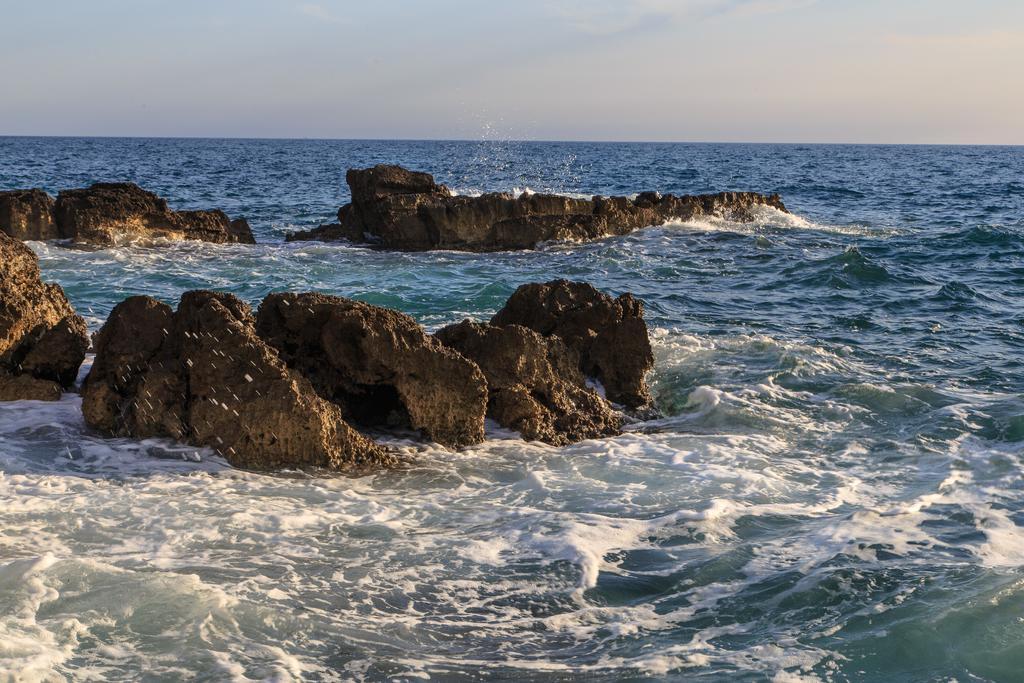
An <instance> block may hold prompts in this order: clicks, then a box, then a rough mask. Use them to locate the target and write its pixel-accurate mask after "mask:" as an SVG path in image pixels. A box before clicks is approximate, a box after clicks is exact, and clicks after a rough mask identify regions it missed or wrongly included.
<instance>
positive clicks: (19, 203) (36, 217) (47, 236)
mask: <svg viewBox="0 0 1024 683" xmlns="http://www.w3.org/2000/svg"><path fill="white" fill-rule="evenodd" d="M0 232H4V233H6V234H8V235H10V236H11V237H13V238H15V239H19V240H53V239H59V238H60V232H59V231H58V230H57V224H56V223H55V222H54V220H53V197H51V196H50V195H48V194H46V193H45V192H43V191H42V190H8V191H6V192H0Z"/></svg>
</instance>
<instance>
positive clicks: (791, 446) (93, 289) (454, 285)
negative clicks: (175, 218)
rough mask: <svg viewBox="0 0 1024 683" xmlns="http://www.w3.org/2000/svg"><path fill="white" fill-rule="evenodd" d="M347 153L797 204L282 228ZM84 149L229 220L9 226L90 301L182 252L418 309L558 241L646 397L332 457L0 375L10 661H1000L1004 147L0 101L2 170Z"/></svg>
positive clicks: (116, 292)
mask: <svg viewBox="0 0 1024 683" xmlns="http://www.w3.org/2000/svg"><path fill="white" fill-rule="evenodd" d="M376 163H398V164H401V165H404V166H406V167H408V168H412V169H416V170H424V171H429V172H431V173H433V174H434V175H435V177H436V178H437V180H438V181H439V182H443V183H446V184H448V185H449V186H450V187H452V188H453V189H454V190H455V191H457V192H459V193H463V194H472V193H479V192H484V191H491V190H507V191H514V192H522V191H535V192H556V193H564V194H570V195H578V196H590V195H593V194H630V193H634V192H638V191H642V190H660V191H662V192H674V193H697V192H717V191H720V190H754V191H759V192H779V193H780V194H781V195H782V198H783V200H784V202H785V203H786V206H787V207H788V208H789V209H790V210H791V211H792V214H791V215H790V214H785V213H782V212H778V211H774V210H765V212H763V213H762V214H761V215H759V216H758V219H757V220H756V221H755V222H753V223H748V224H741V223H731V222H728V221H722V220H708V221H699V222H688V223H670V224H666V225H660V226H652V227H650V228H647V229H643V230H640V231H638V232H635V233H633V234H631V235H628V236H625V237H618V238H611V239H607V240H603V241H599V242H594V243H590V244H551V245H548V246H545V247H544V248H542V249H540V250H538V251H529V252H507V253H493V254H470V253H456V252H430V253H393V252H384V251H373V250H368V249H365V248H361V247H355V246H351V245H346V244H320V243H308V242H307V243H289V244H285V243H284V237H285V235H286V234H287V233H289V232H290V231H293V230H296V229H308V228H310V227H312V226H315V225H317V224H318V223H320V222H329V221H331V220H333V217H334V215H335V214H336V212H337V209H338V207H339V206H340V205H341V204H343V203H345V202H346V201H347V200H348V188H347V187H346V185H345V183H344V174H345V171H346V169H348V168H351V167H366V166H370V165H373V164H376ZM117 180H130V181H134V182H136V183H138V184H140V185H141V186H142V187H144V188H146V189H149V190H152V191H154V192H157V193H158V194H160V195H162V196H164V197H166V198H167V199H168V200H169V202H170V204H171V206H172V207H173V208H221V209H224V210H225V211H226V212H227V213H228V214H229V215H231V216H232V217H236V216H244V217H246V218H248V220H249V222H250V224H251V225H252V226H253V230H254V233H255V234H256V238H257V240H258V241H259V242H260V244H258V245H257V246H255V247H253V246H244V245H211V244H204V243H176V244H161V245H149V246H121V247H116V248H105V249H87V248H71V247H69V246H67V245H63V244H59V243H31V247H32V248H33V250H35V252H36V253H37V254H38V255H39V258H40V263H41V267H42V270H43V277H44V278H45V279H47V280H49V281H53V282H57V283H59V284H61V285H62V286H63V287H64V289H65V291H66V292H67V294H68V296H69V298H70V299H71V302H72V303H73V305H74V306H75V307H76V308H77V309H78V311H79V312H80V313H81V314H82V315H83V316H85V318H86V320H87V322H88V324H89V326H90V328H91V330H93V331H95V330H97V329H98V328H99V327H100V326H101V325H102V323H103V321H104V320H105V318H106V315H107V314H108V313H109V312H110V310H111V308H112V307H113V306H114V305H115V304H116V303H118V302H119V301H121V300H122V299H124V298H125V297H128V296H130V295H135V294H149V295H152V296H155V297H157V298H159V299H162V300H165V301H167V302H168V303H172V304H173V303H175V302H176V301H177V299H178V297H179V296H180V295H181V293H182V292H184V291H187V290H190V289H197V288H206V289H214V290H222V291H229V292H233V293H235V294H236V295H238V296H240V297H241V298H243V299H245V300H247V301H249V302H250V303H254V304H255V303H258V302H259V300H260V299H262V297H263V296H264V295H266V294H267V293H268V292H271V291H282V290H290V291H311V290H315V291H323V292H329V293H333V294H339V295H343V296H348V297H354V298H357V299H362V300H365V301H368V302H371V303H374V304H379V305H383V306H389V307H393V308H397V309H400V310H402V311H405V312H407V313H409V314H411V315H412V316H414V317H416V318H417V319H418V320H419V321H421V322H422V323H423V324H424V325H426V326H427V327H428V328H429V329H436V328H438V327H440V326H442V325H444V324H447V323H449V322H453V321H457V320H461V319H462V318H466V317H470V318H475V319H483V318H487V317H489V316H490V315H491V314H493V313H494V312H495V311H496V310H497V309H498V308H500V307H501V305H502V304H503V303H504V301H505V299H506V298H507V297H508V296H509V295H510V294H511V293H512V291H513V290H514V289H515V288H516V287H517V286H518V285H521V284H523V283H526V282H538V281H546V280H550V279H553V278H557V277H564V278H569V279H573V280H584V281H587V282H590V283H592V284H593V285H595V286H596V287H598V288H599V289H601V290H603V291H606V292H609V293H612V294H620V293H623V292H632V293H633V294H634V295H636V296H637V297H639V298H640V299H642V300H643V302H644V303H645V305H646V310H647V321H648V324H649V326H650V329H651V334H652V339H653V344H654V348H655V356H656V361H655V368H654V371H653V376H652V377H651V383H652V390H653V393H654V395H655V397H656V402H657V406H658V408H659V410H660V415H659V416H657V417H656V418H654V419H650V420H647V421H642V422H634V423H632V424H630V425H629V426H628V428H627V431H626V433H625V434H623V435H622V436H620V437H616V438H609V439H604V440H597V441H587V442H583V443H580V444H576V445H573V446H568V447H563V448H555V447H550V446H545V445H542V444H536V443H526V442H523V441H522V440H520V439H518V438H516V435H515V434H513V433H509V432H506V431H503V430H501V429H500V428H497V427H496V426H494V425H489V427H488V433H489V439H488V441H487V442H486V443H484V444H482V445H480V446H475V447H471V448H467V449H464V450H461V451H458V452H453V451H449V450H445V449H443V448H441V447H434V446H430V445H425V444H422V443H419V442H416V441H406V440H402V439H401V438H399V437H394V438H393V439H392V440H391V442H390V443H391V444H392V445H393V446H394V447H395V448H399V449H401V450H403V451H404V452H406V453H408V454H410V455H411V456H412V460H413V464H412V465H410V466H409V467H407V468H403V469H400V470H396V471H388V472H381V473H379V474H376V475H372V476H367V477H362V478H358V479H352V478H346V477H341V476H311V475H307V474H302V473H297V472H286V473H280V474H255V473H250V472H245V471H241V470H236V469H233V468H231V467H230V466H229V465H227V463H226V462H225V461H224V460H223V459H221V458H220V457H218V456H216V455H215V454H213V453H212V452H209V451H206V450H202V449H196V448H193V447H188V446H183V445H181V444H176V443H173V442H169V441H163V440H148V441H133V440H129V439H108V438H103V437H100V436H98V435H96V434H95V433H92V432H90V431H89V430H88V429H86V427H85V425H84V424H83V421H82V417H81V414H80V400H79V399H78V397H77V396H76V395H74V394H67V395H65V397H64V398H63V399H62V400H61V401H59V402H57V403H51V404H40V403H32V402H13V403H6V404H0V671H6V672H7V678H13V679H15V680H28V681H32V680H61V679H64V678H67V679H71V680H152V681H156V680H178V679H188V680H206V681H221V680H235V681H246V680H270V681H287V680H324V681H335V680H381V679H385V678H389V679H393V680H416V679H431V680H437V681H468V680H494V681H498V680H514V681H584V680H585V681H622V680H626V681H661V680H669V681H672V680H675V681H690V680H699V681H719V680H722V681H726V680H728V681H778V682H790V681H940V680H941V681H949V680H957V681H1021V680H1024V570H1022V566H1024V529H1022V526H1024V477H1022V475H1024V461H1022V455H1024V399H1022V392H1024V299H1022V295H1024V148H1021V147H926V146H924V147H919V146H844V145H835V146H833V145H746V144H653V143H652V144H633V143H629V144H626V143H622V144H613V143H601V144H598V143H558V142H551V143H545V142H508V141H496V140H484V141H466V142H414V141H327V140H239V139H230V140H217V139H100V138H0V189H13V188H22V187H42V188H44V189H46V190H48V191H49V192H51V193H53V194H55V193H56V192H57V191H58V190H60V189H66V188H72V187H83V186H86V185H88V184H90V183H92V182H94V181H117ZM83 372H84V370H83ZM19 675H20V676H21V678H18V676H19ZM4 678H5V676H4V674H3V673H0V679H4Z"/></svg>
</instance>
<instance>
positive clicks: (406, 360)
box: [256, 293, 487, 446]
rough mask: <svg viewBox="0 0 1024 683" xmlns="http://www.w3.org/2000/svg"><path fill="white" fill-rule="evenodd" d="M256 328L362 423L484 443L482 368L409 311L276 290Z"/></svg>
mask: <svg viewBox="0 0 1024 683" xmlns="http://www.w3.org/2000/svg"><path fill="white" fill-rule="evenodd" d="M256 331H257V333H258V334H259V335H260V337H261V338H263V339H264V340H265V341H266V342H267V343H268V344H270V345H271V346H272V347H274V348H275V349H277V351H278V352H279V353H280V355H281V358H283V359H284V360H285V362H287V363H288V366H289V367H291V368H293V369H295V370H297V371H298V372H299V373H301V374H302V375H303V376H305V377H307V378H309V380H310V381H311V382H312V383H313V386H314V387H316V389H317V391H318V392H319V393H320V395H321V396H323V397H324V398H326V399H328V400H330V401H332V402H334V403H336V404H338V405H339V406H340V407H341V409H342V412H343V414H344V415H345V417H346V419H349V420H351V421H353V422H354V423H355V424H360V425H366V426H376V425H385V426H390V427H411V428H413V429H417V430H419V431H420V432H421V433H422V434H423V435H424V436H425V437H426V438H428V439H430V440H432V441H436V442H438V443H441V444H444V445H446V446H465V445H468V444H474V443H479V442H481V441H483V438H484V412H485V410H486V404H487V383H486V381H485V380H484V376H483V374H482V373H481V372H480V369H479V368H478V367H477V366H476V365H475V364H473V363H472V362H470V361H468V360H466V359H465V358H463V357H462V356H461V355H460V354H458V353H456V352H455V351H452V350H451V349H449V348H446V347H445V346H443V345H442V344H440V343H439V342H438V341H437V340H436V339H434V338H432V337H430V336H429V335H427V334H426V333H425V332H424V331H423V328H421V327H420V326H419V324H417V323H416V321H415V320H413V319H412V318H410V317H409V316H407V315H405V314H403V313H399V312H398V311H393V310H390V309H387V308H381V307H379V306H371V305H370V304H366V303H363V302H360V301H353V300H351V299H344V298H342V297H337V296H329V295H326V294H314V293H308V294H271V295H269V296H267V298H266V299H264V300H263V303H262V304H261V305H260V308H259V312H258V316H257V323H256Z"/></svg>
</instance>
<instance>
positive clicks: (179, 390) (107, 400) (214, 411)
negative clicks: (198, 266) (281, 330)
mask: <svg viewBox="0 0 1024 683" xmlns="http://www.w3.org/2000/svg"><path fill="white" fill-rule="evenodd" d="M95 346H96V360H95V362H94V364H93V367H92V369H91V371H90V373H89V376H88V377H87V378H86V381H85V382H84V384H83V387H82V409H83V413H84V415H85V420H86V423H87V424H89V425H90V426H92V427H94V428H96V429H98V430H100V431H102V432H104V433H107V434H111V435H119V436H132V437H135V438H144V437H151V436H166V437H172V438H175V439H178V440H181V441H185V442H188V443H192V444H196V445H200V446H210V447H212V448H214V449H216V450H217V451H219V452H220V453H222V454H223V455H224V457H225V458H227V460H228V461H229V462H231V463H232V464H233V465H235V466H238V467H244V468H248V469H255V470H274V469H280V468H327V469H332V470H338V471H346V472H362V471H366V470H368V469H371V468H376V467H380V466H385V465H392V464H394V463H395V458H394V456H393V455H392V454H391V453H389V452H388V451H387V450H385V449H384V448H382V447H381V446H379V445H377V444H376V443H374V442H373V441H372V440H370V439H369V438H367V437H366V436H364V435H362V434H361V433H359V432H358V431H357V430H355V429H354V428H352V427H351V426H350V425H349V424H348V423H347V422H346V421H345V419H344V418H343V416H342V413H341V410H340V409H339V408H338V406H336V405H334V404H332V403H331V402H329V401H326V400H324V399H323V398H321V397H320V396H318V395H317V393H316V391H315V390H314V388H313V386H312V385H311V384H310V383H309V381H308V380H307V379H305V378H304V377H302V376H301V375H300V374H299V373H297V372H295V371H293V370H291V369H289V368H288V367H287V366H286V365H285V363H284V361H283V360H281V358H280V357H279V356H278V354H277V352H276V351H275V350H274V349H272V348H271V347H270V346H268V345H267V344H266V343H264V342H263V341H262V340H261V339H260V338H259V337H258V336H257V335H256V331H255V325H254V320H253V317H252V313H251V311H250V309H249V307H248V306H247V305H246V304H244V303H243V302H241V301H239V300H238V299H237V298H235V297H233V296H231V295H229V294H216V293H213V292H203V291H198V292H188V293H186V294H185V295H184V296H182V298H181V302H180V303H179V305H178V310H177V311H176V312H174V311H172V310H171V308H170V307H169V306H167V305H166V304H162V303H160V302H158V301H156V300H154V299H151V298H149V297H133V298H131V299H128V300H126V301H124V302H122V303H121V304H119V305H118V306H117V307H115V309H114V310H113V311H112V312H111V314H110V317H109V318H108V320H107V322H106V324H105V325H104V326H103V329H102V330H100V332H99V333H98V334H97V335H96V340H95Z"/></svg>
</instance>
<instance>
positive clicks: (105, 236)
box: [0, 183, 255, 245]
mask: <svg viewBox="0 0 1024 683" xmlns="http://www.w3.org/2000/svg"><path fill="white" fill-rule="evenodd" d="M0 232H4V233H6V234H8V235H10V236H12V237H15V238H17V239H20V240H50V239H70V240H74V241H76V242H79V243H83V244H97V245H109V244H116V243H118V242H120V241H122V240H130V239H137V238H148V239H155V238H162V239H171V240H202V241H204V242H218V243H227V242H238V243H242V244H254V243H255V239H254V238H253V236H252V230H250V229H249V224H248V223H247V222H246V221H245V219H243V218H239V219H236V220H231V219H230V218H228V216H227V214H225V213H224V212H223V211H220V210H217V209H213V210H203V211H174V210H172V209H170V208H169V207H168V206H167V202H166V201H165V200H164V199H161V198H160V197H158V196H157V195H155V194H153V193H152V192H147V191H146V190H143V189H142V188H141V187H139V186H138V185H135V184H133V183H96V184H94V185H92V186H91V187H88V188H84V189H78V190H65V191H63V192H61V193H60V194H58V195H57V199H56V201H54V199H53V198H52V197H50V195H48V194H46V193H45V192H43V191H42V190H10V191H6V192H0Z"/></svg>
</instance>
